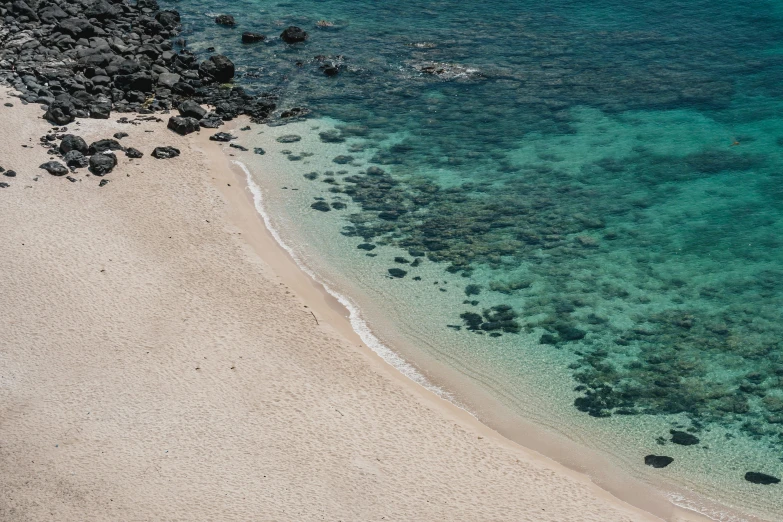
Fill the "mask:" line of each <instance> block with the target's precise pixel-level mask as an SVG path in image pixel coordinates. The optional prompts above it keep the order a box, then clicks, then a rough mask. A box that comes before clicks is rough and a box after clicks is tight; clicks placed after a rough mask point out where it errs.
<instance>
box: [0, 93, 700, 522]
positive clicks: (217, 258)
mask: <svg viewBox="0 0 783 522" xmlns="http://www.w3.org/2000/svg"><path fill="white" fill-rule="evenodd" d="M0 98H2V99H0V102H2V103H6V102H9V101H10V102H12V103H13V104H14V107H4V106H2V103H0V115H1V116H0V121H1V122H2V123H0V166H2V167H4V168H5V169H13V170H15V171H16V172H17V176H16V177H14V178H5V177H3V178H2V179H0V181H4V182H7V183H8V184H9V185H10V186H9V187H7V188H3V189H0V223H2V238H3V248H2V249H1V250H0V263H2V266H3V267H4V273H3V277H2V279H0V295H2V303H3V312H2V314H3V323H4V324H3V329H2V334H0V401H2V413H0V415H1V417H0V462H1V463H0V466H2V469H3V472H2V474H0V492H2V493H1V494H0V519H1V520H8V521H16V520H19V521H21V520H25V521H30V520H58V521H63V520H78V521H86V520H538V521H631V520H633V521H644V520H660V518H658V517H656V516H653V515H652V514H649V513H647V512H645V511H642V510H640V509H638V508H635V507H633V506H632V505H630V504H628V503H626V502H623V501H621V500H619V499H618V498H615V497H614V496H612V495H610V494H609V493H607V492H605V491H603V490H602V489H600V488H599V487H598V486H596V485H595V484H593V483H592V482H591V481H590V479H589V478H588V477H587V476H586V475H582V474H579V473H577V472H574V471H571V470H569V469H567V468H565V467H564V466H561V465H559V464H557V463H555V462H554V461H552V460H549V459H547V458H544V457H542V456H540V455H538V454H536V453H534V452H532V451H529V450H526V449H525V448H522V447H520V446H519V445H516V444H514V443H512V442H510V441H508V440H506V439H504V438H503V437H501V436H500V435H499V434H497V433H496V432H494V431H492V430H491V429H489V428H487V427H486V426H483V425H481V424H480V423H479V422H478V421H476V420H475V419H474V418H473V417H471V416H470V415H468V414H467V413H466V412H464V411H462V410H459V409H458V408H456V407H454V406H453V405H451V404H449V403H448V402H446V401H444V400H443V399H441V398H439V397H437V396H436V395H434V394H433V393H431V392H429V391H427V390H425V389H424V388H422V387H420V386H418V385H416V384H415V383H413V382H411V381H408V380H407V379H405V378H404V377H403V376H401V375H400V374H399V373H397V372H396V370H394V369H393V368H392V367H390V366H388V365H387V364H385V363H384V362H383V361H382V360H381V359H380V358H379V357H378V356H376V355H375V354H374V353H373V352H372V351H371V350H369V349H368V348H367V347H366V346H364V345H362V344H361V341H360V340H359V338H358V337H357V336H356V334H354V333H353V332H352V331H351V329H350V325H349V323H348V321H347V320H346V317H345V310H343V309H342V308H341V307H340V305H339V303H337V302H336V301H335V300H334V299H332V298H331V297H330V296H328V295H327V294H326V293H325V292H323V290H322V289H321V288H320V287H319V286H318V285H317V284H315V282H314V281H312V280H311V279H309V278H308V276H307V275H306V274H304V273H303V272H300V271H298V270H297V269H296V266H295V265H294V264H293V262H292V261H291V260H290V259H288V258H287V255H286V253H285V252H284V251H283V250H282V249H281V248H279V247H278V246H277V245H276V244H275V243H274V241H273V239H272V238H271V236H270V235H269V234H268V232H267V231H266V230H265V229H264V227H263V221H262V220H261V219H260V217H259V216H258V215H257V213H256V212H255V209H254V208H253V206H252V201H251V198H250V195H249V193H248V191H247V188H246V187H245V186H244V185H243V183H242V176H241V172H237V171H236V169H232V168H231V162H230V160H231V158H230V157H229V156H227V155H225V153H223V152H222V146H221V144H218V143H214V142H210V141H208V140H207V137H208V135H210V134H211V133H212V132H210V131H208V130H207V131H202V132H201V133H200V134H199V135H197V136H195V135H192V136H189V137H187V138H186V137H181V136H178V135H176V134H174V133H172V132H170V131H167V130H166V129H165V122H144V123H141V124H139V125H131V124H124V125H122V124H118V123H116V119H117V118H116V117H113V118H112V119H110V120H79V123H78V124H71V125H69V132H73V133H74V134H78V135H81V136H83V137H84V138H85V140H86V141H87V142H88V143H89V142H91V141H94V140H97V139H101V138H109V137H111V136H112V134H114V133H115V132H118V131H124V132H127V133H128V134H129V136H128V137H126V138H124V139H123V140H122V144H123V145H125V146H133V147H136V148H137V149H139V150H141V151H143V152H144V154H145V155H144V157H143V158H141V159H138V160H131V159H128V158H126V157H125V156H124V154H122V153H119V154H118V158H119V160H120V161H119V165H118V167H117V168H116V169H115V170H114V172H112V173H111V174H110V175H108V176H106V178H105V179H109V180H110V182H109V183H108V184H106V186H104V187H99V186H98V183H99V180H100V178H97V177H95V176H91V175H89V176H88V175H87V170H86V169H81V170H80V171H79V172H78V174H75V175H74V178H75V179H76V181H75V182H69V181H68V180H66V179H65V178H60V177H54V176H51V175H49V174H48V173H46V172H45V171H43V170H41V169H39V168H38V165H39V164H41V163H44V162H45V161H48V159H49V157H48V155H47V154H46V149H45V148H44V147H41V146H40V145H39V144H38V141H39V137H40V136H42V135H44V134H46V132H47V130H48V129H50V128H51V125H50V124H48V123H47V122H46V121H44V120H43V119H42V118H41V114H42V113H41V111H40V110H39V108H38V107H36V106H34V105H29V106H23V105H22V104H21V103H20V102H19V100H17V99H15V98H12V97H11V96H10V95H9V93H8V91H2V96H0ZM129 116H130V115H129ZM131 117H133V116H131ZM235 123H236V122H235ZM236 125H238V123H237V124H236ZM221 130H228V129H221ZM25 145H26V147H25ZM164 145H167V146H174V147H177V148H179V149H180V150H181V151H182V155H181V156H179V157H177V158H172V159H167V160H158V159H155V158H152V157H150V152H151V151H152V149H153V148H154V147H156V146H164ZM662 509H663V508H662ZM664 517H665V518H666V519H668V520H684V519H686V518H685V515H684V514H677V513H675V512H674V511H671V510H670V511H669V512H668V513H664ZM688 518H689V519H690V518H691V517H688ZM693 519H694V520H695V519H696V518H695V517H693Z"/></svg>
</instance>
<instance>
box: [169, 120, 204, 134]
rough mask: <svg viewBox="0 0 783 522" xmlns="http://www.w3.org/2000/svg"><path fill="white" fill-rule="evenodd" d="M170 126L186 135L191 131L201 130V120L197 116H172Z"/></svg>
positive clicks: (178, 132)
mask: <svg viewBox="0 0 783 522" xmlns="http://www.w3.org/2000/svg"><path fill="white" fill-rule="evenodd" d="M168 128H169V129H171V130H173V131H174V132H176V133H177V134H181V135H182V136H185V135H186V134H190V133H191V132H196V131H197V130H199V128H200V126H199V122H198V120H197V119H195V118H185V117H184V116H172V117H171V118H169V124H168Z"/></svg>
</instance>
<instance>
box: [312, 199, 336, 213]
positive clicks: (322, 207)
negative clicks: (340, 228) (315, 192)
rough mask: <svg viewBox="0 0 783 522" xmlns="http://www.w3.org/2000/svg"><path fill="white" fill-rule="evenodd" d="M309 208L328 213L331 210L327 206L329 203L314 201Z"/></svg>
mask: <svg viewBox="0 0 783 522" xmlns="http://www.w3.org/2000/svg"><path fill="white" fill-rule="evenodd" d="M310 208H312V209H313V210H320V211H321V212H329V211H330V210H332V207H330V206H329V203H327V202H326V201H316V202H315V203H313V204H312V205H310Z"/></svg>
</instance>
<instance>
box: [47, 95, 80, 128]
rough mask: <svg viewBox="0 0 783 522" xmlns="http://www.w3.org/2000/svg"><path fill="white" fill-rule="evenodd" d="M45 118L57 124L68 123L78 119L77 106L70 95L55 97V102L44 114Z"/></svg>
mask: <svg viewBox="0 0 783 522" xmlns="http://www.w3.org/2000/svg"><path fill="white" fill-rule="evenodd" d="M44 118H46V119H47V120H49V121H50V122H52V123H54V124H55V125H67V124H68V123H71V122H72V121H73V120H75V119H76V107H75V106H74V104H73V101H72V100H71V99H70V96H68V95H63V96H62V97H61V96H58V97H57V98H55V100H54V102H53V103H52V104H51V105H49V108H48V109H47V110H46V113H45V114H44Z"/></svg>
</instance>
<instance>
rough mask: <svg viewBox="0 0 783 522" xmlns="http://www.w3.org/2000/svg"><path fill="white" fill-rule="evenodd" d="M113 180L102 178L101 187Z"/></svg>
mask: <svg viewBox="0 0 783 522" xmlns="http://www.w3.org/2000/svg"><path fill="white" fill-rule="evenodd" d="M109 181H111V180H110V179H102V180H101V182H100V183H98V186H99V187H105V186H106V184H107V183H109Z"/></svg>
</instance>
